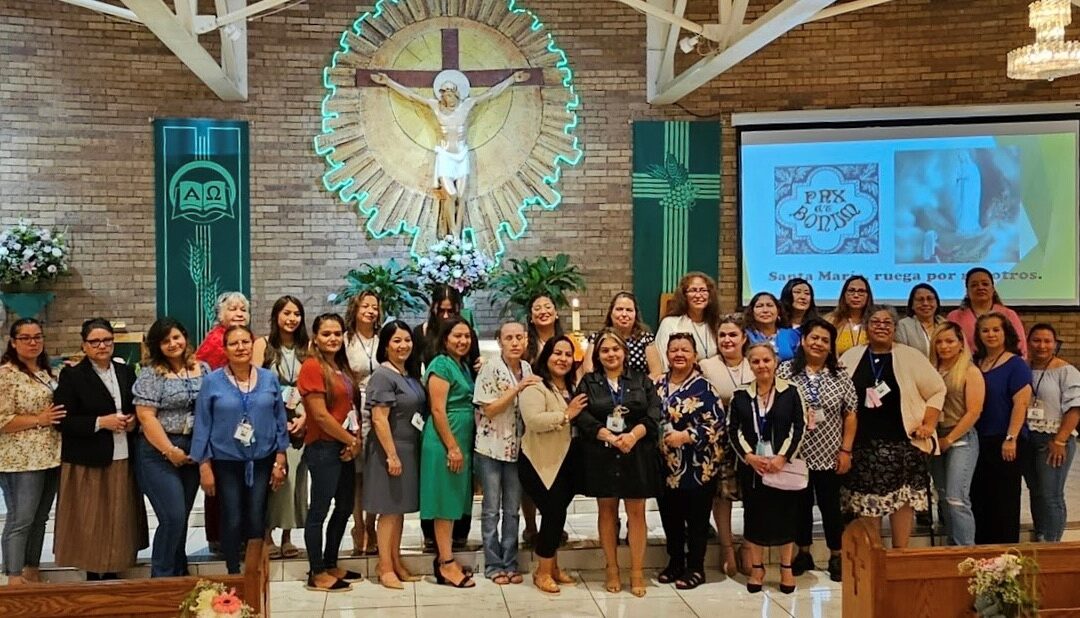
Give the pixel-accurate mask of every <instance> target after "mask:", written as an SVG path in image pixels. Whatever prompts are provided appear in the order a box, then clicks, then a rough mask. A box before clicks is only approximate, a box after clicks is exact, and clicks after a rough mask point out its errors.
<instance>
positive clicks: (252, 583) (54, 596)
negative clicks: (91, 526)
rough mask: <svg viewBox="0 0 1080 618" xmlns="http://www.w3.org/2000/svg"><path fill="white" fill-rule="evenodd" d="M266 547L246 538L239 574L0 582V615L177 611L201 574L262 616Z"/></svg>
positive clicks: (266, 611) (45, 617) (43, 617)
mask: <svg viewBox="0 0 1080 618" xmlns="http://www.w3.org/2000/svg"><path fill="white" fill-rule="evenodd" d="M269 564H270V563H269V552H268V549H267V547H265V545H264V543H263V542H262V541H261V540H259V541H249V542H248V544H247V554H246V555H245V557H244V572H243V574H241V575H207V576H205V577H161V578H156V579H121V580H112V581H101V582H80V583H71V584H27V585H25V586H6V587H0V616H3V617H4V618H53V617H60V616H110V617H132V618H134V617H136V616H137V617H140V618H142V617H145V616H169V617H170V618H174V617H175V616H177V615H178V614H179V612H178V608H179V607H180V602H181V601H183V600H184V597H186V596H187V594H188V593H189V592H190V591H191V589H192V588H194V587H195V584H196V583H198V581H199V580H200V579H206V580H211V581H216V582H222V583H223V584H225V585H226V586H227V587H229V588H236V593H237V594H238V595H239V596H240V598H241V599H243V600H244V602H246V603H247V604H248V605H250V606H251V607H252V608H253V609H254V610H255V611H256V612H258V613H259V614H260V615H261V616H263V617H264V618H265V617H266V616H269V615H270V606H269V598H270V579H269Z"/></svg>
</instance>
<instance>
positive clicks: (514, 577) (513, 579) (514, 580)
mask: <svg viewBox="0 0 1080 618" xmlns="http://www.w3.org/2000/svg"><path fill="white" fill-rule="evenodd" d="M506 576H507V577H509V578H510V583H511V584H520V583H522V582H524V581H525V578H524V577H522V575H521V573H518V572H517V571H510V572H509V573H507V574H506ZM556 581H558V580H556Z"/></svg>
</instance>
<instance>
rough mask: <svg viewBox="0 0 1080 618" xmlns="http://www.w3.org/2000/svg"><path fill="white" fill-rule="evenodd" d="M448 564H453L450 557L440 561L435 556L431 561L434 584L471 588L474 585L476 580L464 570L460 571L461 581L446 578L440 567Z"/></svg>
mask: <svg viewBox="0 0 1080 618" xmlns="http://www.w3.org/2000/svg"><path fill="white" fill-rule="evenodd" d="M448 564H454V559H453V558H450V559H449V560H445V561H442V562H440V561H439V558H438V556H436V557H435V560H434V562H432V569H433V570H434V571H435V583H436V584H439V585H440V586H451V587H454V588H472V587H474V586H476V582H474V581H473V579H472V575H471V574H466V573H465V572H464V571H462V573H461V575H462V577H461V581H459V582H457V583H454V582H452V581H450V580H449V579H446V576H445V575H443V574H442V568H443V567H444V566H446V565H448Z"/></svg>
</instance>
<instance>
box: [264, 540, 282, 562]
mask: <svg viewBox="0 0 1080 618" xmlns="http://www.w3.org/2000/svg"><path fill="white" fill-rule="evenodd" d="M268 551H269V552H270V559H271V560H281V558H282V555H283V554H282V551H281V548H280V547H278V546H277V545H274V544H273V543H271V544H270V547H269V549H268Z"/></svg>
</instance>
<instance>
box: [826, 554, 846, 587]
mask: <svg viewBox="0 0 1080 618" xmlns="http://www.w3.org/2000/svg"><path fill="white" fill-rule="evenodd" d="M842 572H843V569H842V568H841V566H840V556H832V557H830V558H829V579H831V580H833V581H834V582H838V581H840V577H841V575H840V574H841V573H842Z"/></svg>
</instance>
